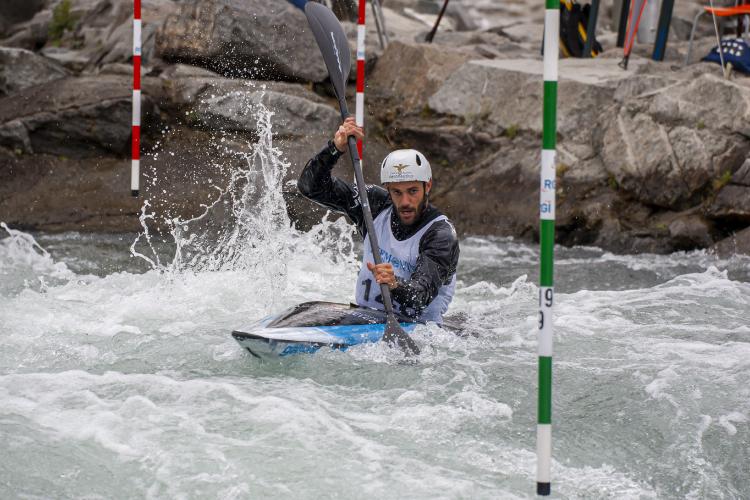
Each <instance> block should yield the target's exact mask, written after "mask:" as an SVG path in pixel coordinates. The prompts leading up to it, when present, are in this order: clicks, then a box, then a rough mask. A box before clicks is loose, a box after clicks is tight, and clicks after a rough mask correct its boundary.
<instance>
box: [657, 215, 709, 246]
mask: <svg viewBox="0 0 750 500" xmlns="http://www.w3.org/2000/svg"><path fill="white" fill-rule="evenodd" d="M668 229H669V236H670V238H671V239H672V243H673V245H674V247H675V249H676V250H693V249H696V248H707V247H709V246H711V245H712V244H713V242H714V239H713V237H712V234H713V233H714V228H713V224H711V222H710V221H709V220H708V219H706V218H705V217H703V216H701V215H697V214H685V215H681V216H679V217H677V218H676V219H675V220H673V221H672V223H670V224H669V228H668Z"/></svg>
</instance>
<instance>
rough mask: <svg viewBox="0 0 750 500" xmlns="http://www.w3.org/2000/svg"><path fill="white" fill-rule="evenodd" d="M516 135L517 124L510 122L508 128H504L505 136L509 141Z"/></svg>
mask: <svg viewBox="0 0 750 500" xmlns="http://www.w3.org/2000/svg"><path fill="white" fill-rule="evenodd" d="M517 135H518V124H516V123H512V124H510V126H509V127H508V128H506V129H505V137H507V138H508V139H510V140H511V141H512V140H513V139H515V138H516V136H517Z"/></svg>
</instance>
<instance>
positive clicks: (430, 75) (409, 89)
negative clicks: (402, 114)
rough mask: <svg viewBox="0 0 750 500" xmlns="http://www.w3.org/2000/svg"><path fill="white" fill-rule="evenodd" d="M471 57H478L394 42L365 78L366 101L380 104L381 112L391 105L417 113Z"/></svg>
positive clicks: (429, 46)
mask: <svg viewBox="0 0 750 500" xmlns="http://www.w3.org/2000/svg"><path fill="white" fill-rule="evenodd" d="M472 57H475V58H476V57H478V56H476V55H474V56H472V55H471V53H469V52H467V51H461V50H456V49H448V48H446V47H445V46H438V45H432V44H425V43H406V42H402V41H393V42H391V43H390V44H389V45H388V48H387V49H386V50H385V51H384V52H383V54H382V55H381V56H380V58H379V59H378V62H377V63H376V65H375V68H374V69H373V71H372V73H371V75H369V76H368V79H367V84H368V89H367V90H368V99H373V100H375V101H378V102H383V104H382V105H380V104H379V106H382V107H383V108H385V107H389V106H391V105H392V106H394V107H395V108H396V110H401V111H407V112H412V113H414V112H416V113H419V112H421V111H422V110H423V109H424V107H425V106H426V105H427V101H428V99H429V98H430V96H431V95H432V94H434V93H435V92H436V91H437V90H438V89H439V88H440V87H441V86H442V85H443V83H444V81H445V79H446V78H447V77H448V76H449V75H451V74H452V73H453V72H454V71H456V70H457V69H458V68H459V67H461V65H462V64H464V63H465V62H466V61H467V60H469V59H471V58H472ZM370 90H371V92H370ZM396 112H397V113H398V111H396Z"/></svg>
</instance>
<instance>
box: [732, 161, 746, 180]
mask: <svg viewBox="0 0 750 500" xmlns="http://www.w3.org/2000/svg"><path fill="white" fill-rule="evenodd" d="M732 184H737V185H740V186H750V158H748V159H747V160H745V163H743V164H742V166H741V167H740V168H739V169H738V170H737V171H736V172H735V173H734V175H732Z"/></svg>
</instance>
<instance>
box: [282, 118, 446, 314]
mask: <svg viewBox="0 0 750 500" xmlns="http://www.w3.org/2000/svg"><path fill="white" fill-rule="evenodd" d="M350 135H351V136H354V137H356V138H358V139H362V138H364V131H363V130H362V128H361V127H358V126H357V125H356V123H355V121H354V118H351V117H350V118H347V119H346V120H345V121H344V123H343V124H342V125H341V126H339V128H338V130H337V131H336V133H335V134H334V138H333V139H332V140H329V141H328V144H327V145H326V147H325V148H323V150H322V151H320V152H319V153H318V154H317V155H315V156H314V157H313V158H312V159H310V161H308V162H307V165H305V168H304V169H303V170H302V174H301V175H300V178H299V180H298V181H297V188H298V189H299V191H300V193H302V194H303V195H304V196H305V197H307V198H309V199H310V200H312V201H314V202H316V203H319V204H321V205H323V206H324V207H326V208H329V209H331V210H334V211H336V212H340V213H343V214H345V215H346V216H347V217H349V219H350V220H351V221H352V222H354V224H356V226H357V229H358V231H359V233H360V234H361V235H362V237H363V238H364V255H363V259H362V267H361V268H360V270H359V275H358V277H357V287H356V291H355V296H356V302H357V304H358V305H361V306H366V307H373V308H376V309H383V304H382V297H381V295H380V286H379V285H378V284H379V283H385V284H387V285H388V287H389V288H390V289H391V297H392V298H393V301H394V304H393V305H394V308H395V310H396V311H397V312H399V313H400V314H402V315H405V316H408V317H410V318H412V319H414V320H417V321H421V322H428V321H433V322H435V323H438V324H442V318H443V314H445V312H446V311H447V309H448V305H449V304H450V302H451V300H452V299H453V291H454V289H455V286H456V267H457V265H458V254H459V248H458V237H457V236H456V231H455V229H454V228H453V224H451V222H450V221H449V220H448V218H447V217H446V216H445V215H443V214H442V213H440V211H439V210H438V209H437V208H435V207H434V206H432V205H431V204H430V203H429V194H430V190H431V189H432V170H431V168H430V163H429V162H428V161H427V158H425V156H424V155H423V154H422V153H420V152H419V151H416V150H414V149H399V150H396V151H393V152H391V153H390V154H389V155H388V156H386V158H385V159H384V160H383V162H382V164H381V166H380V181H381V183H382V184H383V187H380V186H367V197H368V200H369V203H370V208H371V210H372V217H373V221H374V228H375V231H376V232H377V237H378V243H379V245H380V254H381V257H382V261H383V263H382V264H379V265H375V264H374V259H373V255H372V248H371V246H370V242H369V240H368V238H365V233H366V228H365V220H364V215H363V213H362V206H361V205H360V202H359V194H358V191H357V187H356V185H352V184H350V183H348V182H345V181H343V180H341V179H339V178H337V177H332V176H331V170H332V169H333V167H334V165H335V164H336V162H337V161H338V159H339V158H340V157H341V156H342V155H343V154H344V153H345V152H346V151H347V149H348V147H347V137H348V136H350Z"/></svg>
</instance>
